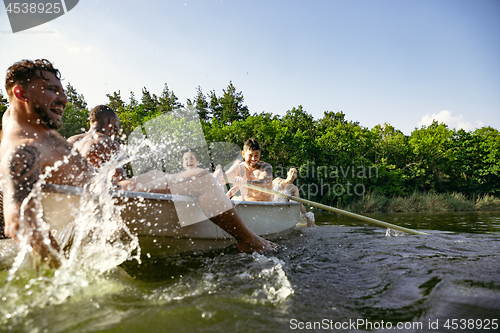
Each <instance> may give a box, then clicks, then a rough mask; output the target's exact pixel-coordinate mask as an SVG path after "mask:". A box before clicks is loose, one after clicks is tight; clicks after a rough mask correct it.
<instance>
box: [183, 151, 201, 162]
mask: <svg viewBox="0 0 500 333" xmlns="http://www.w3.org/2000/svg"><path fill="white" fill-rule="evenodd" d="M187 153H191V154H193V155H194V157H195V158H196V159H197V160H198V161H199V159H198V154H196V152H195V151H192V150H186V151H185V152H183V153H182V157H184V155H185V154H187Z"/></svg>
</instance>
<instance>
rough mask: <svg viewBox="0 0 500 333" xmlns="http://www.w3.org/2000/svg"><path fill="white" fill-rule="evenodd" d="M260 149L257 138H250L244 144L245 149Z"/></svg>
mask: <svg viewBox="0 0 500 333" xmlns="http://www.w3.org/2000/svg"><path fill="white" fill-rule="evenodd" d="M247 149H248V150H258V151H260V146H259V143H258V142H257V140H255V139H253V138H252V139H248V140H247V141H245V143H244V144H243V150H247Z"/></svg>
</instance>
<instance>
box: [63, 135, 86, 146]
mask: <svg viewBox="0 0 500 333" xmlns="http://www.w3.org/2000/svg"><path fill="white" fill-rule="evenodd" d="M86 136H87V133H82V134H77V135H73V136H70V137H69V138H68V140H67V141H68V142H69V143H71V144H74V143H75V142H77V141H80V140H81V139H83V138H85V137H86Z"/></svg>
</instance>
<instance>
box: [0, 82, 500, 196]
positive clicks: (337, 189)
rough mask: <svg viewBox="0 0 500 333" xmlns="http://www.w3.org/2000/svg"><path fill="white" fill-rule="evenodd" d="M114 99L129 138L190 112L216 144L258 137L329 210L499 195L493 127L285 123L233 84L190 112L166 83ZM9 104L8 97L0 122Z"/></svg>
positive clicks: (67, 122) (499, 145) (77, 108)
mask: <svg viewBox="0 0 500 333" xmlns="http://www.w3.org/2000/svg"><path fill="white" fill-rule="evenodd" d="M65 90H66V94H67V95H68V101H69V103H68V105H67V107H66V110H65V112H64V115H63V123H64V125H63V126H62V127H61V128H60V129H59V132H60V134H61V135H63V136H64V137H69V136H71V135H74V134H78V133H81V132H82V131H86V130H88V129H89V123H88V116H89V113H90V109H91V108H88V106H87V103H86V101H85V98H84V96H83V95H82V94H78V93H77V91H76V89H75V88H74V87H73V86H72V85H71V84H70V83H68V85H67V86H66V89H65ZM107 97H108V100H109V103H108V105H109V106H110V107H111V108H112V109H114V110H115V111H116V113H117V114H118V117H119V118H120V122H121V125H122V129H123V133H124V135H125V136H128V135H129V134H130V133H131V132H132V131H133V130H134V128H136V127H137V126H140V125H142V124H144V123H145V122H146V121H148V120H150V119H153V118H155V117H157V116H158V115H161V114H167V113H168V112H171V111H172V110H174V109H176V108H180V107H183V106H190V107H192V108H194V109H196V112H197V113H198V116H199V118H200V122H201V125H202V128H203V131H204V133H205V137H206V140H207V142H208V143H210V142H231V143H235V144H237V145H239V146H240V147H242V146H243V142H244V141H246V140H247V139H248V138H251V137H253V138H256V139H257V140H258V141H259V143H260V144H261V148H262V160H264V161H266V162H268V163H270V164H271V165H272V166H273V169H274V173H275V176H281V177H283V176H284V177H286V171H287V168H288V167H289V166H295V167H297V168H298V170H299V178H298V180H297V181H296V184H297V185H298V186H299V189H300V190H301V192H300V194H301V196H303V197H306V198H309V199H310V200H314V201H318V202H321V203H324V204H328V205H334V204H342V205H345V204H349V203H350V202H353V201H356V199H358V198H359V197H360V196H361V195H364V194H368V193H377V194H380V195H384V196H388V197H393V196H408V195H411V194H413V193H415V192H433V193H453V192H458V193H462V194H464V195H466V196H468V197H470V198H473V197H475V196H478V195H483V194H490V195H498V194H499V192H500V134H499V131H498V130H497V129H494V128H492V127H487V126H486V127H482V128H479V129H476V130H473V131H465V130H463V129H458V130H456V129H450V128H449V127H448V126H447V125H446V124H444V123H438V122H437V121H434V122H433V123H432V124H431V125H429V126H422V127H421V128H415V130H414V131H413V132H412V133H411V134H410V135H405V134H403V133H402V132H401V131H400V130H398V129H396V128H394V127H393V126H391V125H390V124H387V123H386V124H381V125H377V126H375V127H373V128H371V129H370V128H367V127H364V126H362V125H361V124H360V123H359V122H357V121H352V120H348V119H347V118H346V115H345V114H344V113H343V112H342V111H340V112H334V111H324V113H323V117H322V118H320V119H314V118H313V116H312V115H311V114H309V113H308V112H307V111H305V110H304V109H303V107H302V106H301V105H299V106H297V107H293V108H292V109H290V110H288V111H287V112H286V114H285V115H284V116H279V115H273V114H271V113H266V112H261V113H254V114H250V111H249V109H248V107H247V106H246V105H244V97H243V93H242V92H241V91H239V92H238V91H237V89H236V88H235V86H234V85H233V83H232V82H229V85H228V86H227V88H226V89H223V90H222V94H221V95H218V94H217V92H216V91H215V90H212V91H210V92H209V93H204V92H203V91H202V89H201V87H200V86H198V87H197V88H196V96H195V97H194V98H192V99H187V101H186V104H182V103H181V102H179V100H178V98H177V97H176V95H175V93H174V92H173V91H172V90H170V89H169V87H168V85H167V84H165V85H164V87H163V91H162V93H161V94H160V95H159V96H157V95H156V94H152V93H150V92H149V91H148V90H147V88H146V87H144V88H143V89H142V96H141V98H140V100H137V99H136V97H135V96H134V94H133V93H130V96H129V98H128V102H126V101H125V100H124V99H123V97H122V96H121V92H120V91H118V92H113V93H112V94H107ZM7 106H8V104H7V100H6V99H5V97H4V96H3V95H2V94H1V91H0V114H3V112H5V110H6V108H7Z"/></svg>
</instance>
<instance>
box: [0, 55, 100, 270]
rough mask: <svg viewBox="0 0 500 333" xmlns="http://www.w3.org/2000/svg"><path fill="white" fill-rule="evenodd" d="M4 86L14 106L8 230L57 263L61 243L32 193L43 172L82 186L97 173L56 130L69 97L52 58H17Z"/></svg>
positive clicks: (6, 121) (8, 154) (2, 153)
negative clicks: (41, 219) (40, 217)
mask: <svg viewBox="0 0 500 333" xmlns="http://www.w3.org/2000/svg"><path fill="white" fill-rule="evenodd" d="M5 88H6V90H7V95H8V97H9V108H8V109H7V111H5V113H4V115H3V118H2V130H3V135H2V142H1V150H0V159H1V164H0V174H2V186H3V191H4V204H3V212H4V219H5V235H7V236H9V237H11V238H13V239H15V240H18V236H19V235H23V236H24V237H26V238H27V239H28V242H29V244H30V245H31V247H32V249H33V252H34V253H36V254H38V255H39V256H40V259H42V260H44V261H46V262H47V263H48V264H49V265H50V266H58V264H59V260H58V255H57V253H58V252H59V246H58V244H57V242H56V241H55V239H54V238H53V237H52V236H51V235H50V233H49V234H48V237H49V238H48V239H49V240H50V242H48V243H47V242H45V241H44V240H45V239H46V238H45V236H44V234H43V232H42V230H40V226H39V225H38V223H37V217H36V210H35V203H34V200H32V199H31V198H29V195H30V193H31V190H32V189H33V188H34V186H35V183H36V182H37V181H39V179H40V176H42V174H44V173H46V174H47V176H46V182H48V183H55V184H61V185H74V186H83V185H84V184H87V183H88V182H89V181H90V179H91V177H92V167H90V166H89V165H88V163H87V161H86V160H85V159H83V158H81V156H79V155H78V154H71V149H72V146H71V145H70V144H68V143H67V142H66V140H64V138H62V137H61V136H59V134H58V133H57V132H55V131H53V130H54V129H57V128H59V127H61V125H62V114H63V112H64V107H65V106H66V103H67V102H68V99H67V97H66V95H65V93H64V90H63V87H62V85H61V81H60V73H59V71H58V70H57V69H55V68H54V67H53V66H52V64H51V63H50V62H49V61H47V60H45V59H39V60H35V61H30V60H22V61H19V62H16V63H15V64H14V65H12V66H11V67H10V68H9V69H8V70H7V76H6V78H5ZM62 161H65V162H66V163H61V162H62ZM56 164H58V167H57V169H55V168H54V165H56ZM50 169H53V171H51V172H48V170H50ZM75 171H77V172H75ZM27 198H28V199H27ZM26 199H27V200H26Z"/></svg>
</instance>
